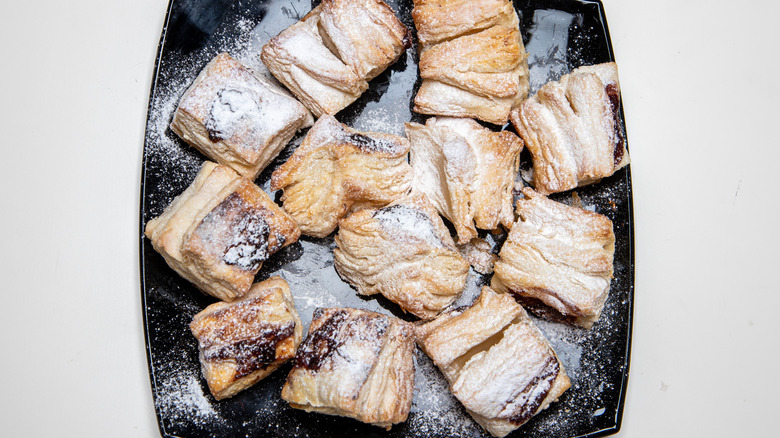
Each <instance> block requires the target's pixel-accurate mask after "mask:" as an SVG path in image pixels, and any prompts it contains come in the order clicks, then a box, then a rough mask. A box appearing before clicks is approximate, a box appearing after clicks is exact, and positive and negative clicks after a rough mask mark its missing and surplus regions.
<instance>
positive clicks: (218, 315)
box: [190, 277, 303, 400]
mask: <svg viewBox="0 0 780 438" xmlns="http://www.w3.org/2000/svg"><path fill="white" fill-rule="evenodd" d="M190 330H191V331H192V334H193V335H194V336H195V338H196V339H197V340H198V347H199V349H200V365H201V370H202V371H203V377H204V378H205V379H206V382H207V383H208V385H209V390H210V391H211V394H212V395H213V396H214V398H216V399H217V400H221V399H223V398H227V397H232V396H234V395H236V394H237V393H239V392H240V391H243V390H244V389H246V388H248V387H250V386H252V385H254V384H255V383H257V382H259V381H260V380H262V379H264V378H265V377H266V376H268V375H269V374H271V373H272V372H273V371H274V370H276V369H277V368H279V366H281V365H282V364H283V363H285V362H287V361H288V360H290V359H292V358H293V357H295V350H296V349H297V348H298V345H299V344H300V343H301V339H302V338H303V327H302V324H301V319H300V318H299V317H298V312H297V311H296V310H295V303H294V301H293V297H292V294H291V293H290V288H289V286H288V285H287V282H286V281H284V280H283V279H282V278H281V277H272V278H269V279H268V280H265V281H263V282H260V283H255V284H254V285H253V286H252V288H251V289H250V290H249V293H247V294H246V295H245V296H244V297H242V298H240V299H237V300H235V301H233V302H231V303H226V302H224V301H220V302H217V303H214V304H212V305H210V306H208V307H206V309H204V310H203V311H202V312H200V313H198V314H197V315H195V317H194V318H193V319H192V323H191V324H190Z"/></svg>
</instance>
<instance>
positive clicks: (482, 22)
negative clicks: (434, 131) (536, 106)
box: [412, 0, 529, 125]
mask: <svg viewBox="0 0 780 438" xmlns="http://www.w3.org/2000/svg"><path fill="white" fill-rule="evenodd" d="M414 5H415V6H414V9H413V11H412V17H413V18H414V22H415V26H416V27H417V30H418V37H419V39H420V42H421V45H420V62H419V67H420V77H421V78H422V79H423V82H422V84H421V85H420V89H419V90H418V92H417V95H416V96H415V98H414V110H415V111H416V112H419V113H422V114H432V115H441V116H455V117H473V118H476V119H479V120H482V121H485V122H488V123H493V124H497V125H503V124H505V123H507V122H508V121H509V113H510V111H511V110H512V109H513V108H514V107H516V106H517V105H519V104H520V102H522V100H523V99H525V97H526V96H527V95H528V89H529V81H528V62H527V59H526V58H527V55H526V52H525V47H524V46H523V40H522V37H521V35H520V22H519V19H518V17H517V13H516V12H515V10H514V6H513V5H512V2H511V1H509V0H502V1H496V0H477V1H469V2H465V1H460V0H457V1H450V0H432V1H431V0H416V1H415V2H414Z"/></svg>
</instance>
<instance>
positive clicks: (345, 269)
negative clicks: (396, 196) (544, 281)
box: [333, 194, 469, 318]
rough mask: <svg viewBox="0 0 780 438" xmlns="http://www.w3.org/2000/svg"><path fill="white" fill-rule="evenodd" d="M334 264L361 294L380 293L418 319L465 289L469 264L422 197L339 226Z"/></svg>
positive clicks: (436, 310)
mask: <svg viewBox="0 0 780 438" xmlns="http://www.w3.org/2000/svg"><path fill="white" fill-rule="evenodd" d="M335 241H336V248H335V249H334V251H333V261H334V265H335V267H336V271H338V273H339V275H340V276H341V277H342V278H344V279H345V280H346V281H347V282H349V283H350V284H352V285H353V286H355V287H356V288H357V291H358V293H359V294H361V295H373V294H376V293H380V294H382V295H384V296H385V297H387V298H388V299H389V300H390V301H393V302H394V303H396V304H398V305H399V306H401V308H402V309H403V310H404V311H406V312H410V313H412V314H413V315H415V316H418V317H420V318H432V317H434V316H436V315H437V314H438V313H439V312H440V311H441V310H442V309H444V308H445V307H447V306H449V305H450V304H452V302H453V301H455V300H456V299H457V298H458V297H459V296H460V294H461V293H462V292H463V289H464V288H465V286H466V277H468V273H469V264H468V262H466V260H464V259H463V258H462V257H461V256H460V254H459V253H458V251H457V249H456V247H455V242H453V241H452V237H450V234H449V231H448V230H447V227H446V226H445V225H444V222H443V221H442V220H441V218H440V217H439V215H438V213H437V212H436V209H435V208H434V207H433V206H432V205H431V204H430V202H429V201H428V200H427V198H426V197H425V195H422V194H416V195H414V196H410V197H409V198H407V199H404V200H400V201H398V202H395V203H393V204H391V205H389V206H387V207H383V208H380V209H366V210H360V211H357V212H354V213H352V214H350V215H349V216H347V217H346V218H344V219H342V220H341V221H340V222H339V231H338V234H336V237H335Z"/></svg>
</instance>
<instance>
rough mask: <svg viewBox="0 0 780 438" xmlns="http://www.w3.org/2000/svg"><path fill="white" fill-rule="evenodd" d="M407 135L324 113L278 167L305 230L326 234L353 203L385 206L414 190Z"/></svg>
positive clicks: (277, 180) (276, 177) (275, 181)
mask: <svg viewBox="0 0 780 438" xmlns="http://www.w3.org/2000/svg"><path fill="white" fill-rule="evenodd" d="M408 152H409V142H408V140H406V139H405V138H404V137H401V136H397V135H392V134H383V133H377V132H360V131H356V130H354V129H351V128H349V127H348V126H346V125H344V124H342V123H339V122H338V120H336V119H335V118H334V117H333V116H328V115H325V116H322V117H320V119H319V120H317V123H315V124H314V126H313V127H312V128H311V129H310V130H309V132H308V134H307V135H306V138H304V140H303V143H302V144H301V145H300V147H298V149H296V151H295V152H294V153H293V155H292V156H291V157H290V159H288V160H287V162H286V163H284V164H283V165H282V166H281V167H279V168H278V169H276V171H274V173H273V175H272V177H271V190H279V189H282V190H284V194H283V196H282V202H283V206H284V209H285V210H286V211H287V212H288V213H289V214H290V215H291V216H292V217H293V218H294V219H295V220H296V221H297V222H298V224H299V225H300V227H301V230H302V232H303V233H304V234H307V235H309V236H315V237H325V236H327V235H328V234H330V233H331V232H333V230H335V229H336V226H337V224H338V220H339V219H341V218H342V217H344V216H345V215H346V214H347V212H349V210H350V209H351V208H352V207H353V206H356V207H379V206H383V205H387V204H389V203H390V202H392V201H394V200H396V199H398V198H401V197H402V196H404V195H405V194H407V193H408V192H409V189H410V187H411V181H412V168H411V167H410V166H409V164H408V163H407V162H406V154H407V153H408Z"/></svg>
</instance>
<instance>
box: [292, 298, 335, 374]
mask: <svg viewBox="0 0 780 438" xmlns="http://www.w3.org/2000/svg"><path fill="white" fill-rule="evenodd" d="M322 314H323V309H317V310H315V311H314V315H313V320H314V321H316V320H318V319H319V318H321V317H322ZM347 316H348V314H347V312H346V311H345V310H338V311H335V312H333V314H332V315H330V317H328V319H327V320H326V321H325V322H323V323H322V324H321V325H320V327H319V328H318V329H317V330H316V331H314V332H313V333H312V332H310V333H309V335H308V336H307V337H306V340H305V341H304V342H303V344H302V345H301V347H300V348H299V349H298V354H296V356H295V367H296V368H297V367H301V368H306V369H308V370H312V371H318V370H319V369H320V367H321V366H322V364H323V363H324V362H325V360H326V359H327V358H328V357H330V356H331V355H332V354H333V353H334V352H335V351H336V350H337V349H338V348H339V347H340V346H341V344H343V343H344V339H343V338H342V339H340V337H339V332H340V331H341V327H342V326H343V325H344V322H345V321H346V320H347Z"/></svg>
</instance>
